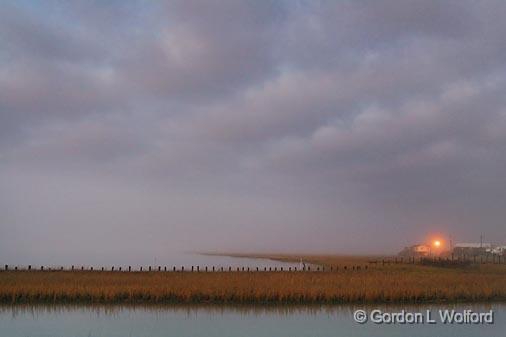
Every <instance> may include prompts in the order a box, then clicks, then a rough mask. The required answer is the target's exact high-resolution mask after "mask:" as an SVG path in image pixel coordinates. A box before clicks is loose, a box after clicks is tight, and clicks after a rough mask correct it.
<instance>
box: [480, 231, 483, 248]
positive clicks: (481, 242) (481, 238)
mask: <svg viewBox="0 0 506 337" xmlns="http://www.w3.org/2000/svg"><path fill="white" fill-rule="evenodd" d="M480 248H483V234H480Z"/></svg>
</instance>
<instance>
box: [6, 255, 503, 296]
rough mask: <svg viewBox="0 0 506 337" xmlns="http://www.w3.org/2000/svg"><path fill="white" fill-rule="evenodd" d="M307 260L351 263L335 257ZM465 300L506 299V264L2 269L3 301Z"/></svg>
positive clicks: (337, 263)
mask: <svg viewBox="0 0 506 337" xmlns="http://www.w3.org/2000/svg"><path fill="white" fill-rule="evenodd" d="M322 259H325V261H326V262H325V263H324V262H323V260H322ZM329 259H330V260H329ZM306 261H311V262H313V263H324V264H326V265H335V266H339V265H341V264H342V263H344V262H343V261H344V260H342V258H341V259H340V260H337V258H336V260H332V258H331V257H312V258H310V257H308V258H307V259H306ZM459 301H467V302H478V301H506V266H504V265H481V266H473V267H469V268H459V269H447V268H437V267H424V266H418V265H404V264H398V265H391V266H388V267H371V268H369V269H368V270H367V271H365V270H361V271H352V270H350V269H348V270H347V271H344V270H343V269H342V268H340V269H339V271H338V272H215V273H212V272H209V273H205V272H200V273H196V272H195V273H190V272H185V273H181V272H176V273H174V272H166V273H165V272H142V273H140V272H131V273H128V272H86V271H85V272H81V271H75V272H71V271H61V272H60V271H58V272H46V271H44V272H41V271H32V272H26V271H7V272H5V271H4V272H0V302H2V303H279V304H281V303H329V304H330V303H379V302H380V303H424V302H459Z"/></svg>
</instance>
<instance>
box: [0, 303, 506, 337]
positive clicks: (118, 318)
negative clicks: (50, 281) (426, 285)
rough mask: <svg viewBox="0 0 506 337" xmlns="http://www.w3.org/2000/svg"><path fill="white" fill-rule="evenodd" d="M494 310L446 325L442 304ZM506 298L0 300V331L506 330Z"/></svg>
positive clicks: (14, 335)
mask: <svg viewBox="0 0 506 337" xmlns="http://www.w3.org/2000/svg"><path fill="white" fill-rule="evenodd" d="M358 309H364V310H365V311H366V313H367V314H368V315H370V313H371V312H372V311H373V310H380V311H381V312H382V313H383V314H384V313H387V314H392V313H399V312H402V311H403V310H404V312H406V313H420V315H422V316H423V317H426V315H427V311H430V312H431V316H432V319H435V320H436V321H437V322H436V323H435V324H429V323H427V322H423V323H416V324H409V323H393V324H392V323H390V324H388V323H386V322H383V323H381V324H377V323H373V322H371V321H370V320H369V321H368V322H367V323H365V324H359V323H357V322H356V321H355V320H354V313H355V311H356V310H358ZM446 309H448V310H450V312H451V310H455V311H456V312H464V311H465V310H472V311H473V312H477V313H480V312H482V313H488V312H490V310H492V311H493V314H494V323H492V324H489V323H483V324H465V323H461V324H458V323H454V324H444V323H442V322H440V320H439V310H446ZM505 331H506V304H482V305H476V304H473V305H466V304H457V305H423V306H381V305H379V306H367V307H364V306H273V307H265V306H264V307H261V306H260V307H259V306H235V307H232V306H78V305H76V306H44V305H36V306H21V305H14V306H0V336H9V337H60V336H61V337H70V336H75V337H115V336H117V337H120V336H121V337H127V336H133V337H148V336H149V337H155V336H178V337H186V336H210V337H212V336H216V337H224V336H244V337H249V336H252V337H253V336H254V337H261V336H280V337H281V336H286V337H297V336H308V337H309V336H312V337H313V336H314V337H316V336H318V337H319V336H321V337H324V336H325V337H329V336H343V337H344V336H346V337H347V336H375V337H381V336H388V337H392V336H402V337H405V336H412V337H416V336H424V337H425V336H439V337H444V336H461V337H467V336H469V337H471V336H472V337H474V336H486V337H487V336H491V337H499V336H501V337H502V336H505Z"/></svg>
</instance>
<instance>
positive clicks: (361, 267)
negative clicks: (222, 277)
mask: <svg viewBox="0 0 506 337" xmlns="http://www.w3.org/2000/svg"><path fill="white" fill-rule="evenodd" d="M367 269H368V266H367V265H352V266H342V267H341V270H344V271H348V270H352V271H360V270H367ZM4 270H5V271H9V270H14V271H36V270H40V271H118V272H135V271H137V272H152V271H158V272H162V271H163V272H167V271H172V272H185V271H187V272H211V271H212V272H227V271H228V272H233V271H235V272H254V271H256V272H262V271H263V272H267V271H269V272H287V271H288V272H297V271H298V272H310V271H316V272H338V271H339V270H340V268H339V267H338V266H329V267H325V266H313V268H312V269H311V266H306V267H302V268H297V267H288V268H286V267H279V268H278V267H263V268H261V267H254V268H253V267H235V268H233V267H231V266H229V267H228V268H227V267H215V266H212V267H210V268H209V267H208V266H205V267H204V268H201V267H200V266H191V267H190V268H187V269H185V267H184V266H181V268H176V267H175V266H173V267H172V269H170V268H169V269H168V268H167V267H166V266H165V267H163V268H162V266H158V267H156V268H153V267H151V266H149V267H148V268H147V269H146V268H144V267H139V269H137V270H135V269H134V268H132V266H128V267H127V268H125V269H123V268H122V267H114V266H113V267H110V268H105V267H101V268H100V269H94V268H93V267H89V268H85V267H84V266H81V267H76V266H71V267H70V269H68V268H67V269H65V268H64V267H57V268H54V267H53V268H51V267H49V268H48V267H44V266H40V267H39V269H36V268H32V265H28V266H27V267H26V268H19V267H18V266H14V268H11V267H9V265H7V264H6V265H5V266H4Z"/></svg>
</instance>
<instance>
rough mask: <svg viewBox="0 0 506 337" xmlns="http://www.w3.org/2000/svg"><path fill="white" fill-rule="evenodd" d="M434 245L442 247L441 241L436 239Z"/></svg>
mask: <svg viewBox="0 0 506 337" xmlns="http://www.w3.org/2000/svg"><path fill="white" fill-rule="evenodd" d="M434 246H435V247H436V248H439V247H441V241H439V240H436V241H434Z"/></svg>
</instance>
